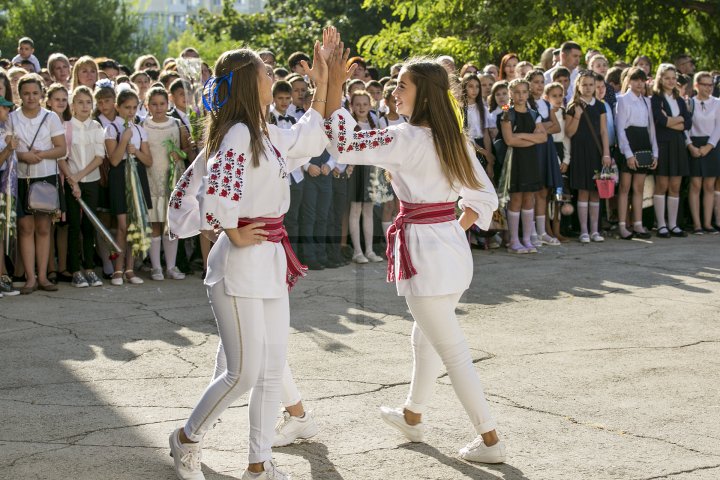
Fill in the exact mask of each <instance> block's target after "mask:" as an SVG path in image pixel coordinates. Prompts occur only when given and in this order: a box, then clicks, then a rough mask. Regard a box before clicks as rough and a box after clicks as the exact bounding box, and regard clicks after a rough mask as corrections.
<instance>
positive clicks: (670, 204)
mask: <svg viewBox="0 0 720 480" xmlns="http://www.w3.org/2000/svg"><path fill="white" fill-rule="evenodd" d="M679 209H680V198H679V197H671V196H669V195H668V197H667V211H668V225H669V226H670V230H674V229H675V228H677V226H678V224H677V217H678V210H679ZM659 226H660V224H658V227H659Z"/></svg>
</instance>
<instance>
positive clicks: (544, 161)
mask: <svg viewBox="0 0 720 480" xmlns="http://www.w3.org/2000/svg"><path fill="white" fill-rule="evenodd" d="M535 147H536V150H537V157H538V169H539V170H540V179H541V181H542V182H543V184H544V187H547V188H549V189H551V190H554V189H556V188H557V187H560V186H562V175H561V174H560V163H559V162H558V152H557V149H556V148H555V142H554V141H553V138H552V135H548V139H547V142H545V143H541V144H538V145H536V146H535Z"/></svg>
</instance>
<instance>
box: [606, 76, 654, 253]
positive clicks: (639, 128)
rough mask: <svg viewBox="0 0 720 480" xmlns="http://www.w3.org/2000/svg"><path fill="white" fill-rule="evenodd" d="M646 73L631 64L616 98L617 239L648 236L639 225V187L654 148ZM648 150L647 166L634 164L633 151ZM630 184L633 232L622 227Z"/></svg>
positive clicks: (640, 221)
mask: <svg viewBox="0 0 720 480" xmlns="http://www.w3.org/2000/svg"><path fill="white" fill-rule="evenodd" d="M647 78H648V77H647V74H646V73H645V71H644V70H643V69H642V68H640V67H632V68H630V71H629V72H628V74H627V76H626V77H625V80H624V81H623V88H622V90H623V95H621V96H619V97H618V103H617V106H616V109H617V110H616V114H615V124H616V125H617V136H618V146H619V148H620V153H621V154H622V156H621V158H618V159H617V164H618V168H619V169H620V188H619V194H618V220H619V222H618V228H619V231H620V238H622V239H623V240H631V239H632V238H633V237H634V236H636V237H638V238H642V239H648V238H650V233H649V232H648V231H647V230H646V229H645V227H643V224H642V202H643V189H644V186H645V175H647V173H648V171H652V170H654V169H655V168H656V167H657V157H658V147H657V140H656V139H655V122H654V121H653V116H652V112H651V110H650V100H649V99H648V98H646V97H645V85H646V82H647ZM647 150H649V151H651V152H652V158H653V163H652V165H650V168H649V169H643V168H639V167H638V163H637V160H636V159H635V155H634V153H633V152H634V151H647ZM631 186H632V190H633V196H632V210H633V220H634V224H633V232H632V233H631V232H630V231H629V230H628V228H627V227H626V225H627V224H626V217H627V209H628V196H629V194H630V187H631Z"/></svg>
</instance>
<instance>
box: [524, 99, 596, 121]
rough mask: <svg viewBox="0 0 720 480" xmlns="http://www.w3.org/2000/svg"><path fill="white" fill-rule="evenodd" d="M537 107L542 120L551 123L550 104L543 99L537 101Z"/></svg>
mask: <svg viewBox="0 0 720 480" xmlns="http://www.w3.org/2000/svg"><path fill="white" fill-rule="evenodd" d="M593 100H595V99H594V98H593ZM535 105H537V112H538V113H539V114H540V117H541V118H542V120H543V121H544V122H545V121H549V118H550V107H548V104H547V103H545V100H544V99H542V98H540V99H538V100H535ZM546 119H548V120H546Z"/></svg>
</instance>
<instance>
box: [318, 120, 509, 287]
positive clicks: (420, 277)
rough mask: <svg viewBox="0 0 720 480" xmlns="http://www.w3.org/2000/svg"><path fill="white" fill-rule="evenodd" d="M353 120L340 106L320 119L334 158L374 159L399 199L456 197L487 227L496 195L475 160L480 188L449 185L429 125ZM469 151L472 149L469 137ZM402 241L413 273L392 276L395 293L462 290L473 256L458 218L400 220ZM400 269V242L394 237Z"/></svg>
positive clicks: (435, 200)
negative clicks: (362, 124)
mask: <svg viewBox="0 0 720 480" xmlns="http://www.w3.org/2000/svg"><path fill="white" fill-rule="evenodd" d="M354 129H355V120H353V118H352V115H351V114H350V113H349V112H348V111H347V110H345V109H339V110H337V111H336V112H334V113H333V115H332V116H331V117H330V118H329V119H328V120H327V121H326V122H325V130H326V133H327V135H328V138H330V142H331V147H328V150H329V151H330V152H331V154H332V155H333V157H335V158H337V159H338V162H339V163H347V164H355V165H377V166H378V167H382V168H384V169H386V170H387V171H388V172H389V173H390V175H391V176H392V186H393V191H394V192H395V194H396V195H397V196H398V198H399V199H400V200H401V201H403V202H410V203H443V202H455V201H457V200H458V198H460V202H459V206H460V208H462V209H465V208H466V207H467V208H471V209H472V210H474V211H476V212H477V213H478V214H479V217H478V220H477V222H476V224H477V225H478V226H479V227H480V228H481V229H483V230H487V228H488V227H489V226H490V221H491V220H492V215H493V212H494V211H495V210H496V209H497V207H498V198H497V194H496V193H495V190H494V188H493V186H492V182H491V181H490V179H489V178H488V177H487V175H486V174H485V171H484V170H483V169H482V168H479V163H478V162H473V167H474V168H475V175H476V176H477V178H478V179H479V180H480V182H481V183H482V184H483V188H482V189H480V190H472V189H468V188H465V187H463V186H461V185H459V184H457V185H450V183H449V182H448V181H447V180H446V179H445V175H444V174H443V172H442V168H441V165H440V159H439V158H438V156H437V154H436V153H435V145H434V143H433V139H432V133H431V131H430V129H429V128H426V127H418V126H415V125H411V124H409V123H403V124H400V125H393V126H390V127H388V128H385V129H379V130H377V129H376V130H369V131H360V132H355V131H354ZM467 149H468V155H469V156H470V158H475V150H474V148H473V147H472V146H471V145H470V143H468V145H467ZM405 232H406V242H407V245H408V250H409V252H410V256H411V258H412V263H413V265H414V266H415V269H416V270H417V274H416V275H414V276H413V277H411V278H410V279H408V280H397V281H396V285H397V292H398V295H402V296H406V295H413V296H434V295H448V294H452V293H461V292H463V291H465V290H466V289H467V288H468V287H469V286H470V281H471V280H472V274H473V260H472V254H471V252H470V247H469V245H468V241H467V237H466V235H465V232H464V231H463V229H462V228H461V227H460V224H459V223H458V222H457V221H454V222H445V223H435V224H428V225H419V224H409V225H405ZM395 246H396V247H395V248H396V255H395V259H396V265H395V271H399V265H398V262H399V259H400V255H398V254H397V249H398V248H399V242H396V243H395Z"/></svg>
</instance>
